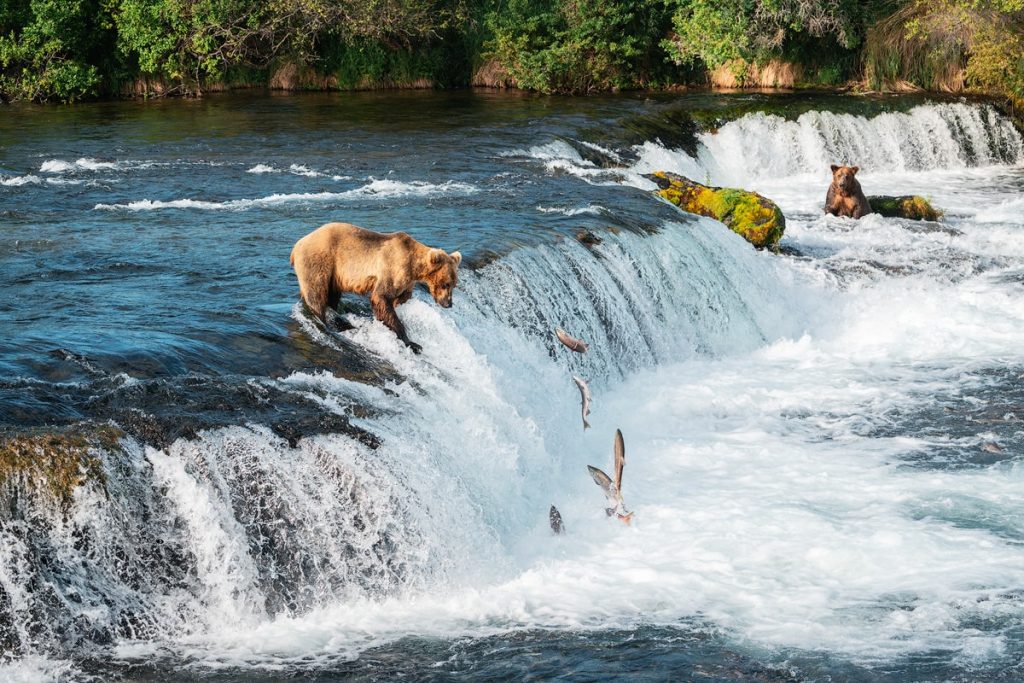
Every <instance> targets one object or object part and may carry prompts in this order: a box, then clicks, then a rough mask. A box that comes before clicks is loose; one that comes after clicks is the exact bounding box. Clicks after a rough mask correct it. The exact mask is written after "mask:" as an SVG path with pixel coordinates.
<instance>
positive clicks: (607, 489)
mask: <svg viewBox="0 0 1024 683" xmlns="http://www.w3.org/2000/svg"><path fill="white" fill-rule="evenodd" d="M625 466H626V444H625V441H624V440H623V438H622V431H621V430H619V429H616V430H615V464H614V467H615V470H614V471H615V481H612V479H611V477H609V476H608V475H607V474H605V473H604V472H603V471H601V470H600V469H598V468H596V467H594V466H593V465H587V470H588V471H589V472H590V477H591V478H592V479H593V480H594V483H595V484H597V485H598V486H600V487H601V489H602V490H603V491H604V497H605V500H606V501H607V503H608V506H609V507H606V508H605V509H604V512H605V514H606V515H608V516H609V517H611V516H612V515H615V516H616V517H618V518H619V520H620V521H622V522H623V523H625V524H629V523H630V522H632V521H633V513H632V512H629V511H627V510H626V506H625V504H623V502H622V470H623V469H624V468H625Z"/></svg>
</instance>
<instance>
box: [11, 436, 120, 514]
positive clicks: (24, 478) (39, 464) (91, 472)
mask: <svg viewBox="0 0 1024 683" xmlns="http://www.w3.org/2000/svg"><path fill="white" fill-rule="evenodd" d="M122 436H123V432H121V430H119V429H117V428H115V427H109V426H99V427H94V426H93V427H90V428H89V429H88V430H86V429H83V428H81V427H79V428H72V429H68V430H62V431H50V432H42V433H29V434H25V433H22V434H17V435H12V436H7V437H4V438H2V439H0V489H2V490H4V491H5V492H7V493H10V492H11V491H12V490H15V489H18V490H26V491H29V492H31V493H34V494H37V495H40V494H41V495H42V496H44V497H45V498H46V499H48V500H50V501H53V502H56V503H57V504H59V505H60V506H61V508H62V509H67V508H68V507H69V506H70V505H71V502H72V500H73V499H74V493H75V489H77V488H78V487H79V486H82V485H84V484H87V483H89V482H95V483H97V484H99V485H100V486H105V485H106V475H105V474H104V472H103V464H102V462H101V461H100V459H99V457H97V454H96V451H97V449H101V448H102V449H108V450H109V449H112V448H115V447H116V446H117V443H118V440H119V439H120V438H121V437H122Z"/></svg>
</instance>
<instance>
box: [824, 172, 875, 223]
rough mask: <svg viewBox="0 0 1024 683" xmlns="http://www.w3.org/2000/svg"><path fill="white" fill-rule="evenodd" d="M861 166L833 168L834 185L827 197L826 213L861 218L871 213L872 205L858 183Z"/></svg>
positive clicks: (830, 187)
mask: <svg viewBox="0 0 1024 683" xmlns="http://www.w3.org/2000/svg"><path fill="white" fill-rule="evenodd" d="M859 170H860V166H835V165H833V166H832V184H831V185H830V186H829V188H828V196H827V197H825V213H830V214H832V215H833V216H849V217H850V218H860V217H861V216H866V215H868V214H869V213H871V205H870V204H868V198H867V197H865V196H864V191H863V190H861V189H860V183H859V182H857V178H855V177H854V176H856V175H857V171H859Z"/></svg>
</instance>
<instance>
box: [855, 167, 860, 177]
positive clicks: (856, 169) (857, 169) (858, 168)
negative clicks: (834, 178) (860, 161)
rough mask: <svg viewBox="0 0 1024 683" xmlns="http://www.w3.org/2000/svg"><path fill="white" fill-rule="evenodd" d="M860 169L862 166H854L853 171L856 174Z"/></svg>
mask: <svg viewBox="0 0 1024 683" xmlns="http://www.w3.org/2000/svg"><path fill="white" fill-rule="evenodd" d="M859 170H860V166H854V167H853V173H854V175H856V174H857V171H859Z"/></svg>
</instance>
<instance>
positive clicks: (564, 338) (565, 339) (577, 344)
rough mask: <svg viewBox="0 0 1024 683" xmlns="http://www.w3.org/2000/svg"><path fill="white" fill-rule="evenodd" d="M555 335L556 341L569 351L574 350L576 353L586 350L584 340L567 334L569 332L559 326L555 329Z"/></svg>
mask: <svg viewBox="0 0 1024 683" xmlns="http://www.w3.org/2000/svg"><path fill="white" fill-rule="evenodd" d="M555 336H556V337H558V341H560V342H562V343H563V344H565V346H566V347H567V348H568V349H569V350H570V351H575V352H576V353H586V352H587V344H586V342H584V341H583V340H582V339H577V338H576V337H571V336H569V333H568V332H566V331H565V330H563V329H562V328H561V327H559V328H557V329H556V330H555Z"/></svg>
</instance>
